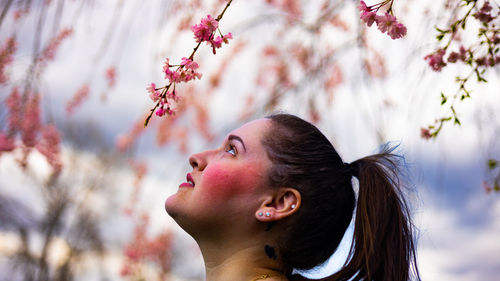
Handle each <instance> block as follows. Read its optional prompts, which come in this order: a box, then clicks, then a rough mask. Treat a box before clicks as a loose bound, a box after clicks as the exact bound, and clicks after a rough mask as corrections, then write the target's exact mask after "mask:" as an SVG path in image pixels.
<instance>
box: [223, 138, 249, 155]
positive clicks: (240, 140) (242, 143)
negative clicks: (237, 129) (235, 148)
mask: <svg viewBox="0 0 500 281" xmlns="http://www.w3.org/2000/svg"><path fill="white" fill-rule="evenodd" d="M227 139H228V140H230V141H231V140H237V141H239V142H241V145H242V146H243V149H245V152H246V151H247V148H246V147H245V143H244V142H243V140H242V139H241V138H240V137H238V136H236V135H229V137H227Z"/></svg>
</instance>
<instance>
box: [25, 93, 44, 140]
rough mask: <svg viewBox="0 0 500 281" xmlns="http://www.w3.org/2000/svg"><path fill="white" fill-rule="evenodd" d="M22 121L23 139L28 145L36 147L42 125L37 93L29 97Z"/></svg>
mask: <svg viewBox="0 0 500 281" xmlns="http://www.w3.org/2000/svg"><path fill="white" fill-rule="evenodd" d="M21 122H22V123H21V140H22V141H23V143H24V145H26V146H27V147H34V146H35V145H36V143H37V135H38V132H39V130H40V126H41V122H40V106H39V96H38V95H37V94H32V95H30V96H29V97H28V98H27V101H26V104H25V106H24V115H23V118H22V121H21Z"/></svg>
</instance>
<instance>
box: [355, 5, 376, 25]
mask: <svg viewBox="0 0 500 281" xmlns="http://www.w3.org/2000/svg"><path fill="white" fill-rule="evenodd" d="M358 8H359V10H360V11H361V16H360V18H361V20H362V21H364V22H365V23H366V24H367V25H368V26H372V24H373V23H374V22H375V17H376V16H377V11H373V10H372V9H371V8H370V7H367V6H366V3H365V1H360V2H359V6H358Z"/></svg>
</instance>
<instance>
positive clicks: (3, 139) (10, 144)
mask: <svg viewBox="0 0 500 281" xmlns="http://www.w3.org/2000/svg"><path fill="white" fill-rule="evenodd" d="M14 148H16V145H15V143H14V139H13V138H11V137H9V136H8V135H6V134H5V133H3V132H0V152H8V151H12V150H14Z"/></svg>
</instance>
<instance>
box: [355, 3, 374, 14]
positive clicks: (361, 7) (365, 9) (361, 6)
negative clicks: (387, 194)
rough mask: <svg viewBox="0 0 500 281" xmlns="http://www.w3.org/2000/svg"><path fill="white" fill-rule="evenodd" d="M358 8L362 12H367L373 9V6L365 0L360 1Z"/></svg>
mask: <svg viewBox="0 0 500 281" xmlns="http://www.w3.org/2000/svg"><path fill="white" fill-rule="evenodd" d="M358 9H359V10H360V11H361V12H362V13H366V12H370V11H372V8H371V7H368V6H366V3H365V1H363V0H361V1H359V6H358Z"/></svg>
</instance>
